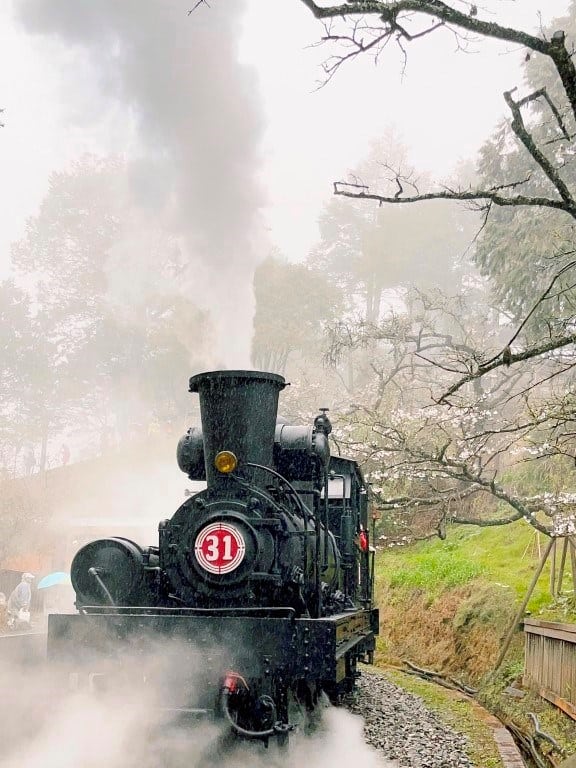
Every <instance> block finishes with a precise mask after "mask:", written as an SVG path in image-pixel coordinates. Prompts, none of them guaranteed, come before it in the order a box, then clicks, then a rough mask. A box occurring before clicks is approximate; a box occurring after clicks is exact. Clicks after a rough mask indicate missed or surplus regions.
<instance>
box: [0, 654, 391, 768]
mask: <svg viewBox="0 0 576 768" xmlns="http://www.w3.org/2000/svg"><path fill="white" fill-rule="evenodd" d="M183 656H184V658H187V660H189V659H190V646H187V649H186V650H185V651H183V649H182V647H180V648H178V646H177V645H172V646H170V644H169V643H166V642H162V644H161V646H160V650H159V652H155V653H153V654H152V653H150V652H148V653H146V654H145V653H142V651H140V652H139V653H136V652H134V653H133V655H131V656H130V657H128V655H127V654H126V653H123V655H122V658H121V664H118V661H119V660H116V661H117V664H116V667H111V668H112V669H115V670H116V674H118V673H119V671H120V670H121V671H122V673H123V676H124V680H125V684H124V685H123V686H121V690H115V689H114V690H108V691H106V690H104V691H100V692H97V693H96V692H86V691H83V692H79V691H76V692H74V691H67V690H66V689H67V674H66V672H65V671H63V670H62V669H58V668H55V667H51V668H49V669H46V668H44V667H27V668H14V666H13V665H10V664H8V663H7V662H6V660H4V662H3V663H0V679H1V680H2V685H1V689H2V696H1V697H0V719H1V722H2V723H3V727H4V734H5V736H3V745H2V752H3V754H2V766H3V768H78V766H82V768H101V766H103V765H105V766H106V768H159V766H162V768H209V766H215V765H218V766H219V768H301V767H302V766H303V765H305V766H306V768H334V766H340V765H354V766H355V768H391V766H392V765H393V763H391V762H389V761H387V760H385V759H384V758H383V757H382V756H381V755H380V754H379V753H377V752H376V751H374V750H373V749H372V748H370V747H368V746H367V745H366V744H365V742H364V739H363V735H362V720H361V719H360V718H358V717H356V716H354V715H351V714H350V713H349V712H346V711H345V710H341V709H334V708H332V707H329V706H327V707H325V708H324V709H323V711H322V713H321V715H322V716H321V718H320V722H319V724H318V725H317V726H316V727H315V728H313V729H310V730H309V731H308V732H307V731H306V729H305V728H300V729H298V730H297V731H296V732H295V733H294V734H293V735H292V736H291V743H290V747H289V750H288V752H287V753H286V752H280V751H279V750H278V748H277V747H276V745H275V743H274V742H271V745H270V748H269V749H265V748H264V746H263V745H262V744H261V743H259V742H258V743H248V742H238V741H235V740H231V739H230V738H229V736H228V730H227V728H225V727H224V726H223V725H220V724H217V723H214V722H211V721H210V720H201V721H196V722H193V723H189V724H188V725H187V726H179V727H177V726H176V725H175V724H174V723H173V722H170V721H169V720H167V718H166V716H165V715H163V714H162V710H161V706H162V705H163V704H164V702H165V701H166V700H167V699H168V698H169V696H170V693H171V689H170V685H169V684H168V681H170V680H174V679H176V677H179V678H180V679H182V677H183V672H184V671H185V676H186V678H187V679H188V683H189V684H194V678H195V676H196V677H197V679H198V680H199V679H200V678H201V672H200V670H199V669H198V670H196V671H195V670H193V669H191V668H189V665H188V666H187V667H186V670H182V658H183ZM167 660H168V661H169V663H173V665H174V666H175V667H178V671H179V674H178V675H175V674H174V673H171V672H170V669H169V665H167V663H166V662H167ZM198 666H200V665H198ZM143 668H145V669H146V672H147V674H148V683H147V684H144V685H142V684H139V685H134V684H133V683H134V681H135V680H137V679H138V678H140V680H141V678H142V669H143ZM104 670H105V671H108V670H107V669H106V668H104ZM173 672H175V670H173ZM150 680H153V684H150ZM162 681H164V684H163V683H162Z"/></svg>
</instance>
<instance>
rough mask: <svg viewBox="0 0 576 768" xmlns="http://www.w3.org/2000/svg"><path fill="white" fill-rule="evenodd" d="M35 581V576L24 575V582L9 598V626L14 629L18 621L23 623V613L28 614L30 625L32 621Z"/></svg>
mask: <svg viewBox="0 0 576 768" xmlns="http://www.w3.org/2000/svg"><path fill="white" fill-rule="evenodd" d="M33 580H34V574H32V573H23V574H22V580H21V581H20V584H18V586H17V587H15V588H14V589H13V590H12V592H11V594H10V597H9V598H8V605H7V606H6V607H7V611H8V626H9V627H10V628H12V627H14V626H15V624H16V622H17V621H19V620H20V621H22V619H23V616H22V613H21V611H22V612H27V613H28V623H29V621H30V603H31V602H32V587H31V586H30V585H31V584H32V581H33Z"/></svg>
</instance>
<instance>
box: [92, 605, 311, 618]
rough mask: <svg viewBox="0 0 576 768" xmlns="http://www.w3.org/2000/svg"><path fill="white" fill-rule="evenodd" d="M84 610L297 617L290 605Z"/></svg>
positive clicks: (94, 608)
mask: <svg viewBox="0 0 576 768" xmlns="http://www.w3.org/2000/svg"><path fill="white" fill-rule="evenodd" d="M82 610H83V611H85V612H86V613H88V614H92V615H106V614H110V613H113V614H117V615H119V616H126V615H128V616H133V615H144V616H153V615H155V614H162V615H163V616H218V615H222V616H248V617H250V616H255V617H260V618H262V617H264V618H265V617H266V616H269V617H271V618H285V619H293V618H295V617H296V611H295V609H294V608H291V607H290V606H279V607H275V606H270V607H256V606H255V607H253V608H179V607H174V608H156V607H155V606H149V605H141V606H131V605H114V606H113V605H83V606H82Z"/></svg>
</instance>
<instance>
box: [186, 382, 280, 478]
mask: <svg viewBox="0 0 576 768" xmlns="http://www.w3.org/2000/svg"><path fill="white" fill-rule="evenodd" d="M285 386H286V382H285V380H284V378H283V377H282V376H278V375H277V374H275V373H264V372H262V371H210V372H209V373H200V374H198V375H197V376H192V378H191V379H190V392H198V394H199V395H200V416H201V419H202V433H203V436H204V461H205V464H206V479H207V481H208V487H209V488H210V487H212V486H213V485H214V484H217V483H221V482H222V480H224V479H225V476H224V475H222V474H220V473H219V472H218V470H217V469H216V467H215V466H214V458H215V456H216V454H218V453H220V451H231V452H232V453H233V454H234V455H235V456H236V457H237V459H238V462H239V465H242V464H244V463H246V462H253V463H255V464H263V465H265V466H268V467H269V466H271V465H272V457H273V450H274V431H275V428H276V415H277V412H278V395H279V393H280V391H281V390H282V389H284V387H285Z"/></svg>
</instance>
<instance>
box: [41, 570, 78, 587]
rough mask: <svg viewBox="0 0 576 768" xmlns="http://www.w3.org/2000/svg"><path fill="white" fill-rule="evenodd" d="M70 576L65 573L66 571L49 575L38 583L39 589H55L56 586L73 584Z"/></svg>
mask: <svg viewBox="0 0 576 768" xmlns="http://www.w3.org/2000/svg"><path fill="white" fill-rule="evenodd" d="M71 583H72V582H71V581H70V574H69V573H64V571H55V572H54V573H49V574H48V575H47V576H44V578H42V579H40V581H39V582H38V589H47V588H48V587H54V586H55V585H56V584H71Z"/></svg>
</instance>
